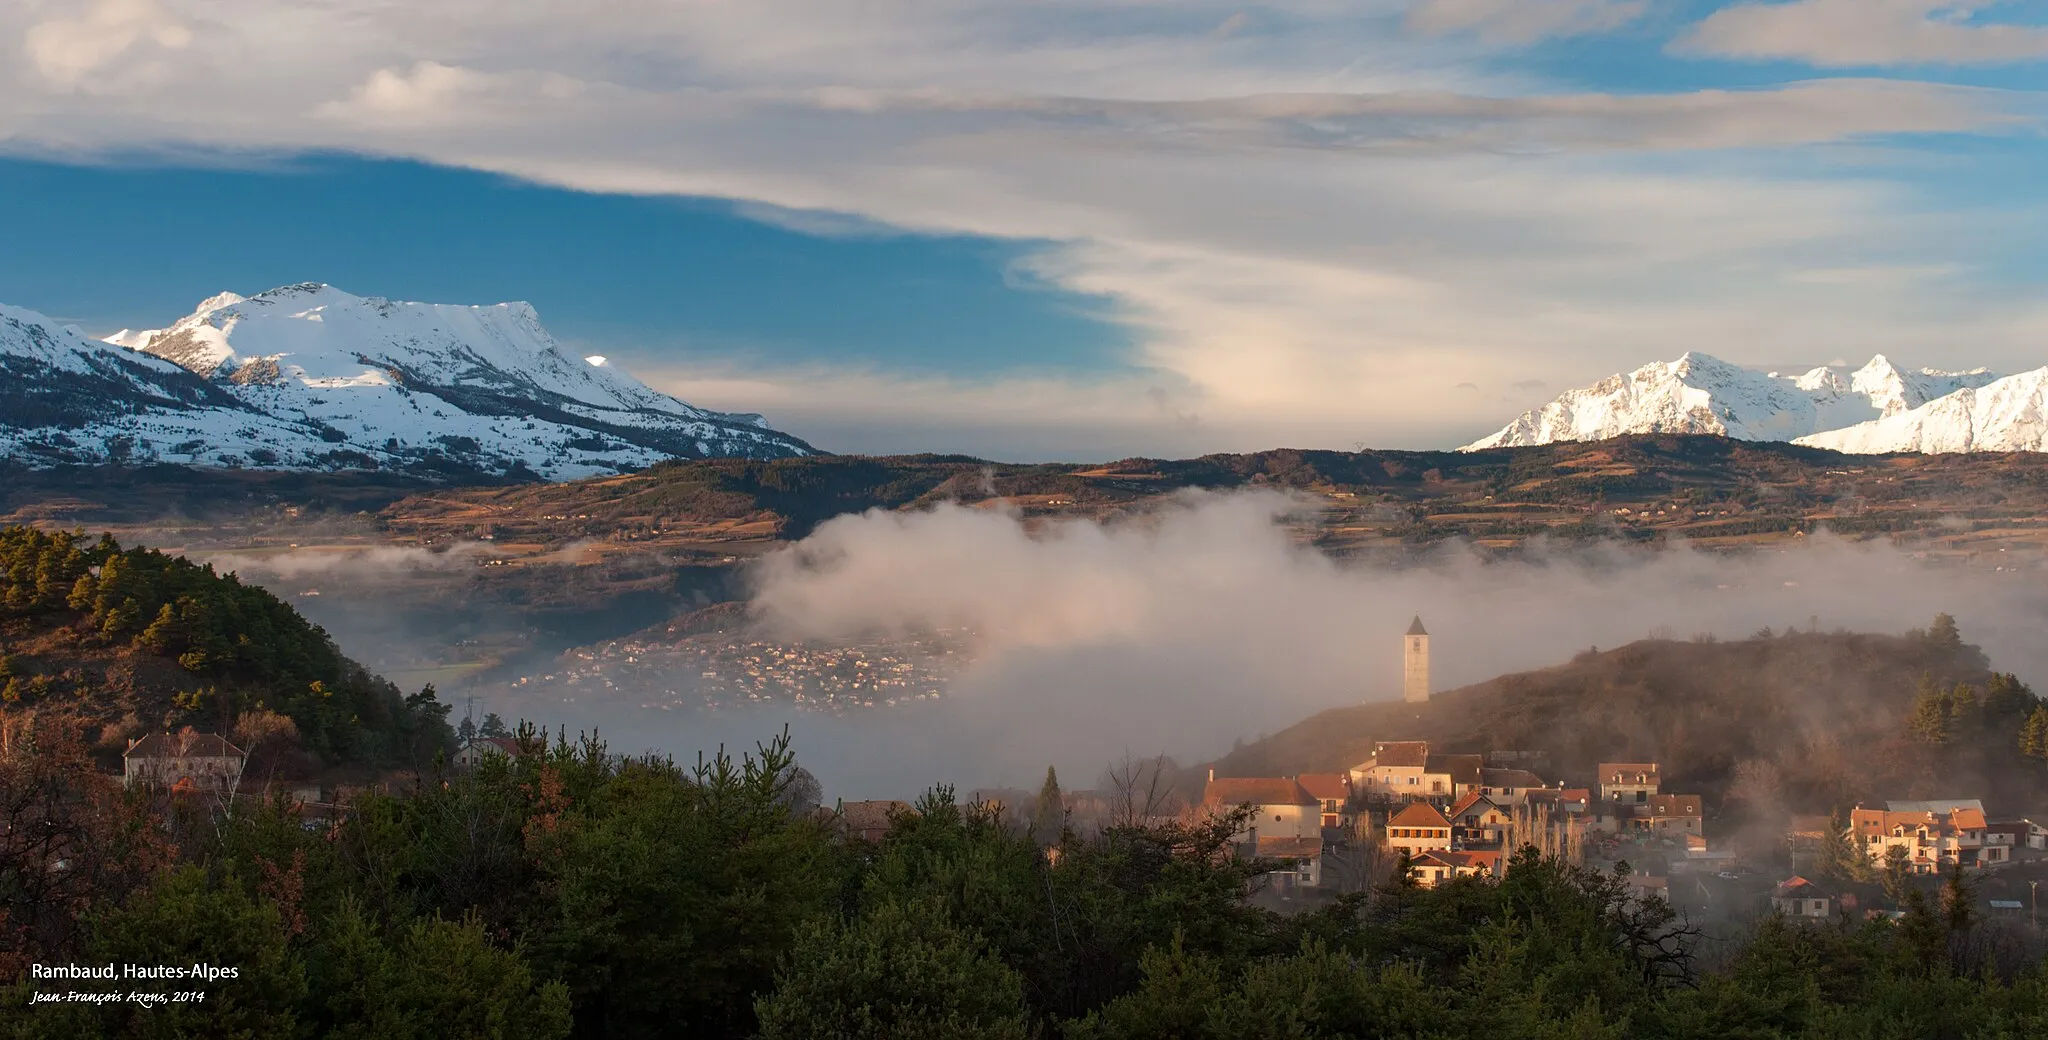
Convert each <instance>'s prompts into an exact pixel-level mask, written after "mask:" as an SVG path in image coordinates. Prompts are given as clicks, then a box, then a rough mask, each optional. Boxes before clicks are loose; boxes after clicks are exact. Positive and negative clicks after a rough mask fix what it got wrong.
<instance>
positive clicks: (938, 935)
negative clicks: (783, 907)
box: [757, 899, 1031, 1040]
mask: <svg viewBox="0 0 2048 1040" xmlns="http://www.w3.org/2000/svg"><path fill="white" fill-rule="evenodd" d="M757 1009H758V1013H759V1016H760V1021H761V1032H760V1036H761V1037H762V1040H811V1038H813V1037H843V1038H845V1040H898V1038H900V1040H1024V1038H1025V1037H1028V1036H1030V1035H1031V1030H1030V1028H1029V1025H1028V1023H1027V1019H1026V1009H1025V1006H1024V992H1023V985H1022V983H1021V981H1020V980H1019V979H1018V977H1017V973H1016V972H1015V971H1013V970H1011V969H1010V968H1009V967H1008V966H1006V965H1004V964H1003V962H1002V961H1001V960H999V959H997V958H996V957H994V956H992V955H991V954H990V953H989V951H988V950H987V948H986V945H985V944H984V943H983V942H982V941H981V939H980V937H978V936H976V935H974V934H973V933H971V932H967V931H963V930H962V929H960V928H957V927H955V926H954V925H953V924H952V923H951V922H949V921H948V920H947V913H946V910H945V908H944V907H943V906H942V905H940V904H939V903H938V902H937V901H936V900H929V899H925V900H916V901H913V902H910V903H898V902H887V903H883V904H880V905H878V906H876V907H874V908H872V909H870V910H869V911H868V912H867V913H865V914H863V915H862V916H861V917H860V918H859V919H858V920H855V921H853V922H840V921H837V920H834V919H832V918H824V919H820V920H818V921H815V922H812V923H811V924H809V925H806V926H805V927H804V928H803V929H802V931H800V932H799V933H798V935H797V938H796V942H795V945H794V947H793V948H792V950H791V953H790V957H789V963H788V966H787V967H786V968H785V969H784V970H783V971H782V972H780V973H779V974H778V975H777V977H776V983H775V989H774V990H773V992H772V993H770V994H769V995H768V996H766V997H763V998H762V999H761V1000H760V1002H759V1003H758V1005H757Z"/></svg>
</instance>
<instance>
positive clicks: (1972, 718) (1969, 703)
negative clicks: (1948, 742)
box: [1948, 683, 1979, 737]
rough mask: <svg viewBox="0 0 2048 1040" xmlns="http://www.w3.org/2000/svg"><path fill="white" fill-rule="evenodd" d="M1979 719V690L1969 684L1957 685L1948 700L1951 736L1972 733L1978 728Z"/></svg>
mask: <svg viewBox="0 0 2048 1040" xmlns="http://www.w3.org/2000/svg"><path fill="white" fill-rule="evenodd" d="M1978 718H1979V714H1978V709H1977V688H1976V687H1975V686H1972V685H1970V684H1969V683H1957V684H1956V688H1955V690H1954V691H1953V692H1952V693H1950V694H1949V699H1948V721H1949V735H1950V736H1951V737H1955V736H1960V735H1962V734H1964V733H1968V732H1970V731H1971V730H1972V729H1974V728H1975V727H1976V725H1977V720H1978Z"/></svg>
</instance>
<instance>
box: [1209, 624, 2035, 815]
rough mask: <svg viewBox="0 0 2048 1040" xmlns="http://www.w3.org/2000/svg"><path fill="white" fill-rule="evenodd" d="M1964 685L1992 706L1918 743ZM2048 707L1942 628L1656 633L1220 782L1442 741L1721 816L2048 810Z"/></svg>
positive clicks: (1362, 711)
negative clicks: (1909, 806)
mask: <svg viewBox="0 0 2048 1040" xmlns="http://www.w3.org/2000/svg"><path fill="white" fill-rule="evenodd" d="M1949 631H1950V632H1952V631H1953V630H1952V629H1950V630H1949ZM1958 684H1966V685H1968V686H1969V687H1971V689H1972V691H1973V697H1974V707H1972V708H1971V709H1968V710H1956V714H1957V715H1958V716H1959V717H1958V720H1957V723H1956V726H1955V727H1954V728H1953V729H1952V730H1951V731H1949V732H1948V733H1946V734H1945V735H1946V736H1947V738H1948V743H1947V744H1940V743H1935V742H1931V741H1930V740H1929V739H1926V738H1927V737H1928V736H1929V735H1927V734H1916V732H1915V730H1914V728H1913V725H1912V718H1913V716H1914V714H1915V712H1916V710H1917V709H1918V708H1919V705H1920V703H1921V702H1922V701H1923V699H1925V700H1934V699H1939V697H1941V696H1943V695H1949V696H1952V695H1953V691H1954V690H1955V688H1956V687H1957V685H1958ZM2041 703H2042V702H2041V701H2039V700H2038V699H2037V698H2036V697H2035V696H2034V694H2032V693H2031V692H2030V691H2028V690H2027V689H2026V688H2025V687H2024V686H2023V685H2020V684H2019V683H2018V682H2017V681H2016V680H2013V679H2012V678H2011V677H2006V676H1999V675H1996V674H1994V673H1993V672H1992V671H1991V670H1990V667H1989V664H1988V662H1986V661H1985V659H1984V656H1983V654H1982V653H1981V652H1980V651H1978V650H1977V648H1975V647H1972V646H1968V645H1966V644H1962V643H1961V642H1959V641H1957V640H1954V639H1950V638H1945V637H1943V636H1942V635H1941V626H1939V625H1937V627H1936V629H1935V630H1934V634H1931V635H1930V634H1929V633H1926V632H1914V633H1909V634H1907V635H1904V636H1885V635H1858V634H1848V633H1812V632H1786V633H1784V634H1781V635H1774V636H1764V635H1761V634H1760V635H1759V636H1758V637H1755V638H1751V639H1745V640H1739V641H1726V642H1675V641H1668V640H1646V641H1642V642H1637V643H1631V644H1629V645H1627V646H1624V647H1619V648H1615V649H1609V650H1598V649H1591V650H1587V651H1585V652H1583V653H1580V654H1579V655H1577V656H1576V657H1574V658H1573V659H1572V660H1571V661H1570V662H1568V663H1566V664H1562V665H1558V666H1556V667H1553V668H1546V669H1543V670H1540V671H1533V672H1522V673H1517V674H1513V675H1504V676H1500V677H1498V678H1495V679H1490V680H1487V681H1486V682H1483V683H1478V684H1476V685H1472V686H1467V687H1463V688H1461V689H1456V690H1449V691H1446V692H1443V693H1439V694H1437V695H1435V696H1434V697H1433V698H1431V700H1430V701H1429V702H1428V703H1427V704H1422V705H1411V704H1404V703H1380V704H1364V705H1359V706H1356V707H1348V708H1338V709H1334V710H1331V711H1326V712H1323V713H1321V714H1319V715H1316V716H1314V717H1312V718H1309V719H1306V720H1304V721H1302V722H1300V723H1297V724H1295V725H1294V726H1291V727H1289V728H1287V729H1285V730H1282V731H1280V732H1279V733H1276V734H1274V735H1272V736H1270V737H1268V738H1266V739H1263V740H1260V741H1258V742H1256V743H1251V744H1247V745H1244V746H1242V747H1240V748H1238V749H1236V750H1234V751H1232V752H1231V753H1230V754H1229V755H1227V756H1225V757H1224V758H1222V759H1221V760H1219V762H1218V763H1217V772H1218V774H1219V775H1230V776H1271V775H1292V774H1294V773H1297V772H1303V771H1326V770H1338V769H1344V768H1348V767H1350V766H1353V765H1356V764H1358V763H1359V762H1361V761H1363V760H1364V759H1366V758H1368V757H1370V755H1371V754H1372V745H1373V742H1374V741H1385V740H1428V741H1430V742H1431V748H1432V750H1435V749H1441V750H1444V751H1448V752H1485V751H1504V750H1528V751H1542V752H1547V753H1548V754H1549V756H1550V765H1549V768H1548V769H1547V771H1546V772H1547V775H1548V776H1549V777H1551V778H1578V779H1580V780H1581V781H1583V780H1584V779H1585V778H1588V777H1590V776H1592V775H1593V773H1594V771H1595V768H1596V767H1597V765H1598V763H1600V762H1602V761H1655V762H1658V763H1660V764H1661V765H1662V766H1663V775H1664V778H1665V783H1666V785H1667V789H1670V790H1679V791H1688V792H1699V793H1701V794H1704V795H1705V796H1706V797H1707V802H1708V804H1709V805H1710V806H1724V805H1727V804H1729V803H1731V802H1740V801H1742V799H1743V797H1744V786H1743V783H1742V778H1743V777H1744V776H1749V777H1752V778H1766V777H1767V778H1769V779H1770V780H1771V781H1772V782H1771V783H1770V784H1768V785H1766V786H1768V787H1769V788H1770V789H1771V790H1770V791H1769V795H1768V796H1769V797H1770V798H1772V799H1774V800H1776V803H1777V804H1776V806H1775V807H1777V808H1787V809H1791V810H1792V811H1798V812H1827V811H1829V810H1830V809H1831V808H1835V807H1840V806H1845V805H1852V804H1854V803H1856V802H1858V801H1862V802H1867V803H1875V802H1879V801H1882V800H1884V799H1887V798H1923V797H1944V796H1948V797H1982V798H1984V799H1985V802H1986V804H1987V806H1991V807H1992V808H1994V809H1995V810H1998V811H2004V812H2020V811H2029V812H2038V811H2040V809H2041V808H2042V807H2043V806H2048V760H2043V759H2041V758H2039V757H2033V758H2028V757H2024V756H2022V755H2021V754H2020V745H2021V735H2022V731H2023V729H2024V727H2025V726H2026V724H2027V720H2028V719H2029V718H2031V717H2032V715H2033V713H2034V711H2035V710H2036V709H2037V708H2039V707H2041ZM1950 707H1951V708H1953V706H1952V705H1950ZM1753 786H1754V785H1753ZM1753 797H1754V796H1752V798H1753ZM1750 808H1758V807H1756V806H1751V807H1750Z"/></svg>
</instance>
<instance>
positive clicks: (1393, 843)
mask: <svg viewBox="0 0 2048 1040" xmlns="http://www.w3.org/2000/svg"><path fill="white" fill-rule="evenodd" d="M1387 847H1389V848H1392V849H1398V850H1400V851H1402V852H1405V853H1407V854H1408V858H1409V859H1410V860H1413V859H1415V857H1417V856H1420V855H1422V854H1423V853H1425V852H1448V851H1450V848H1451V821H1449V820H1447V819H1444V814H1443V813H1440V812H1437V811H1436V807H1435V806H1433V805H1431V804H1429V803H1428V802H1410V803H1408V807H1407V808H1405V809H1402V810H1401V811H1400V812H1397V813H1395V814H1394V815H1393V818H1392V819H1389V820H1388V821H1387Z"/></svg>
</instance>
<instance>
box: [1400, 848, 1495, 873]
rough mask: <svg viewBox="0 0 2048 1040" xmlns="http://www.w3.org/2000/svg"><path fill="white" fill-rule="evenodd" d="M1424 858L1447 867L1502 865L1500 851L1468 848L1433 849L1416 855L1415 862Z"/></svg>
mask: <svg viewBox="0 0 2048 1040" xmlns="http://www.w3.org/2000/svg"><path fill="white" fill-rule="evenodd" d="M1424 860H1430V861H1433V862H1435V863H1437V864H1439V865H1441V866H1446V867H1468V868H1469V867H1484V868H1486V869H1487V870H1495V869H1498V868H1499V866H1500V853H1498V852H1491V851H1474V850H1468V849H1458V850H1451V849H1431V850H1430V851H1428V852H1425V853H1423V854H1422V855H1420V856H1417V857H1415V859H1414V862H1416V863H1420V862H1422V861H1424Z"/></svg>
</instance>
